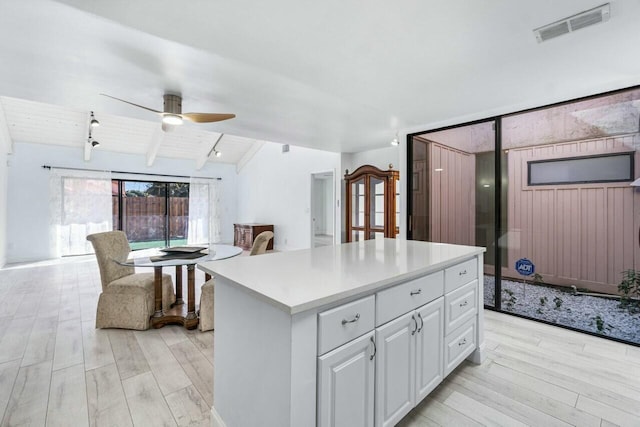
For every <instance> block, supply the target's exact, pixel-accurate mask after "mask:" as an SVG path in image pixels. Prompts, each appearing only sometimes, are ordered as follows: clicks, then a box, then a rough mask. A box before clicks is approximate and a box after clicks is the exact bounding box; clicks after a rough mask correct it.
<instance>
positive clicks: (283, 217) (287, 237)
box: [237, 143, 340, 250]
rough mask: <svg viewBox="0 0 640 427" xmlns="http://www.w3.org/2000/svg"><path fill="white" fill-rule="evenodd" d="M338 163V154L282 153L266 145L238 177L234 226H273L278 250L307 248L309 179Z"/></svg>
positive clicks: (296, 149) (298, 149)
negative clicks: (239, 224)
mask: <svg viewBox="0 0 640 427" xmlns="http://www.w3.org/2000/svg"><path fill="white" fill-rule="evenodd" d="M339 162H340V155H339V154H338V153H330V152H327V151H318V150H311V149H308V148H302V147H294V146H291V150H290V151H289V152H288V153H283V152H282V145H280V144H275V143H266V144H265V145H264V146H263V147H262V148H261V149H260V151H258V152H257V153H256V154H255V156H254V157H253V158H252V159H251V160H250V161H249V162H248V163H247V164H246V165H245V166H244V167H243V168H242V170H241V171H240V173H239V174H238V196H237V197H238V217H237V222H260V223H267V224H273V225H274V234H275V236H274V239H275V241H274V244H275V247H276V249H278V250H290V249H302V248H308V247H310V244H311V241H310V233H309V224H310V221H311V217H310V209H311V207H310V206H309V205H310V203H311V179H310V176H311V174H312V173H316V172H323V171H328V170H334V169H339ZM338 182H339V181H338Z"/></svg>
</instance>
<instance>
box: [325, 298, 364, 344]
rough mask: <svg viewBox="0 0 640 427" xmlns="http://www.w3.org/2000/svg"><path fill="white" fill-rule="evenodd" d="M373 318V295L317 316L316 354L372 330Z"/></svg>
mask: <svg viewBox="0 0 640 427" xmlns="http://www.w3.org/2000/svg"><path fill="white" fill-rule="evenodd" d="M374 316H375V295H370V296H368V297H366V298H362V299H359V300H357V301H353V302H350V303H349V304H344V305H341V306H339V307H336V308H333V309H331V310H327V311H324V312H322V313H320V314H318V354H319V355H320V354H324V353H326V352H327V351H329V350H333V349H334V348H336V347H338V346H340V345H342V344H344V343H346V342H348V341H351V340H352V339H354V338H357V337H359V336H360V335H362V334H365V333H367V332H369V331H371V330H373V328H374V327H375V318H374Z"/></svg>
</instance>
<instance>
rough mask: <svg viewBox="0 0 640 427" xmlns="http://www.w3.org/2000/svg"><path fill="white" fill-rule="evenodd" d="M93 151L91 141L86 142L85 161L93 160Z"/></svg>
mask: <svg viewBox="0 0 640 427" xmlns="http://www.w3.org/2000/svg"><path fill="white" fill-rule="evenodd" d="M92 151H93V147H92V146H91V144H90V143H89V141H88V140H87V141H85V142H84V161H85V162H88V161H89V160H91V152H92Z"/></svg>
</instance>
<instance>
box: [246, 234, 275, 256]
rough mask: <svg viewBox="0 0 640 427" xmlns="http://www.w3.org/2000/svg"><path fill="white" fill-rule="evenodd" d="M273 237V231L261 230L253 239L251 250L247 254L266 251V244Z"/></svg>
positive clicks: (259, 253)
mask: <svg viewBox="0 0 640 427" xmlns="http://www.w3.org/2000/svg"><path fill="white" fill-rule="evenodd" d="M271 239H273V231H263V232H262V233H260V234H258V235H257V236H256V238H255V240H254V241H253V246H252V247H251V252H250V253H249V255H261V254H263V253H266V252H267V245H269V240H271Z"/></svg>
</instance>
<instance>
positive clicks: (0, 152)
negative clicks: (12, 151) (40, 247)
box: [0, 141, 9, 268]
mask: <svg viewBox="0 0 640 427" xmlns="http://www.w3.org/2000/svg"><path fill="white" fill-rule="evenodd" d="M7 148H8V147H5V146H4V145H3V144H2V142H1V141H0V268H2V267H3V266H4V265H5V264H6V262H7V233H6V230H7V206H8V203H7V190H8V185H7V181H8V176H7V174H8V168H7V162H8V161H9V156H8V155H7Z"/></svg>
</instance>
